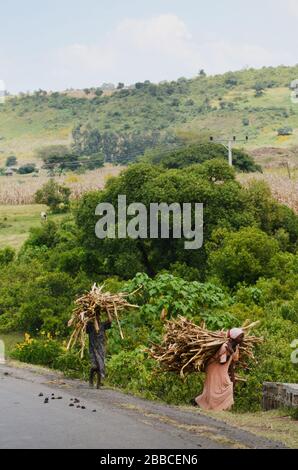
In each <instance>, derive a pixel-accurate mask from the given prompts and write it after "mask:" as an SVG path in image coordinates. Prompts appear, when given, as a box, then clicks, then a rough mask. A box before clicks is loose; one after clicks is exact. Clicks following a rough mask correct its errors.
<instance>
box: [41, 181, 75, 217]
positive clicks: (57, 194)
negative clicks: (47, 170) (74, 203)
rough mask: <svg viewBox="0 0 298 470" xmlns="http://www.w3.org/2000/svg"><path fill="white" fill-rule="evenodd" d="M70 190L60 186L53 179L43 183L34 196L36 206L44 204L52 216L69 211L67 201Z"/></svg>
mask: <svg viewBox="0 0 298 470" xmlns="http://www.w3.org/2000/svg"><path fill="white" fill-rule="evenodd" d="M70 194H71V190H70V189H69V188H67V187H66V186H61V185H60V184H58V183H57V182H56V181H55V180H54V179H51V180H50V181H49V182H48V183H45V184H44V185H43V187H42V188H41V189H39V190H38V191H37V192H36V194H35V202H36V203H37V204H45V205H46V206H48V207H49V208H50V209H51V211H52V212H53V214H57V213H63V212H66V211H67V210H68V209H69V199H70Z"/></svg>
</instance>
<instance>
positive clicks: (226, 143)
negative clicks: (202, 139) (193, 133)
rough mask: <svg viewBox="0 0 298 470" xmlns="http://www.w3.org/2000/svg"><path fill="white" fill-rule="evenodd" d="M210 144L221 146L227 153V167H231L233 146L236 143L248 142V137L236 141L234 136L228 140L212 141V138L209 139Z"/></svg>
mask: <svg viewBox="0 0 298 470" xmlns="http://www.w3.org/2000/svg"><path fill="white" fill-rule="evenodd" d="M210 142H214V143H219V144H222V145H223V146H224V147H225V148H226V149H227V151H228V152H229V156H228V158H229V165H230V166H233V144H234V143H236V142H245V143H247V142H248V136H246V137H245V139H237V137H236V136H233V138H230V139H214V138H213V137H212V136H211V137H210Z"/></svg>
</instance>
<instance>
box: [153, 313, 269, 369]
mask: <svg viewBox="0 0 298 470" xmlns="http://www.w3.org/2000/svg"><path fill="white" fill-rule="evenodd" d="M258 323H259V322H255V323H252V324H249V325H247V324H246V326H244V330H245V337H244V341H243V343H242V344H241V345H240V348H239V352H240V359H239V363H238V365H239V366H240V367H244V366H245V367H246V368H247V363H246V361H247V360H248V359H254V354H253V348H254V346H255V345H257V344H260V343H261V342H262V341H263V340H262V338H258V337H255V336H249V335H248V332H249V330H250V329H251V328H253V327H255V326H257V324H258ZM227 339H228V338H227V334H226V332H225V331H209V330H207V329H206V327H205V325H203V327H202V326H198V325H196V324H194V323H192V322H191V321H189V320H187V319H186V318H184V317H179V318H178V319H177V320H171V321H168V322H167V323H166V326H165V334H164V337H163V340H162V342H161V344H153V345H152V347H151V349H150V350H148V351H147V352H148V353H149V355H150V356H151V357H152V358H153V359H155V360H156V361H157V362H158V363H159V364H160V365H161V366H162V368H163V369H164V370H166V371H169V372H176V373H179V374H180V376H181V377H182V378H184V377H185V375H186V374H188V373H192V372H204V371H205V369H206V366H207V364H208V362H209V360H210V359H211V358H212V357H214V355H215V354H216V353H217V351H218V350H219V348H220V347H221V346H222V345H223V344H224V343H225V342H226V341H227Z"/></svg>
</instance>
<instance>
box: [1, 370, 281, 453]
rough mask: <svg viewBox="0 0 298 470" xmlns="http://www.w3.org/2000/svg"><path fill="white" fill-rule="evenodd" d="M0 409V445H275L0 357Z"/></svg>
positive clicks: (191, 413)
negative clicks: (8, 362)
mask: <svg viewBox="0 0 298 470" xmlns="http://www.w3.org/2000/svg"><path fill="white" fill-rule="evenodd" d="M40 393H42V394H43V396H39V394H40ZM53 395H54V396H55V399H52V396H53ZM47 397H48V398H49V402H48V403H44V401H45V399H46V398H47ZM58 397H62V398H61V399H58ZM74 399H77V401H79V403H74V401H73V400H74ZM70 404H73V405H74V406H69V405H70ZM78 406H81V407H82V406H84V407H85V409H82V408H77V407H78ZM0 409H1V412H0V448H1V449H202V448H205V449H206V448H208V449H210V448H213V449H222V448H279V447H280V448H282V447H283V445H282V444H279V443H276V442H272V441H268V440H266V439H265V438H261V437H257V436H254V435H253V434H250V433H249V432H246V431H244V430H241V429H238V428H235V427H232V426H229V425H226V424H225V423H223V422H221V421H218V420H215V419H212V418H210V417H207V416H205V415H204V414H202V413H200V412H199V411H198V410H195V409H193V410H192V409H190V408H185V409H181V408H178V407H172V406H167V405H163V404H160V403H156V402H150V401H147V400H143V399H140V398H136V397H133V396H130V395H126V394H124V393H121V392H119V391H115V390H111V389H108V388H103V389H101V390H92V389H90V388H89V387H88V385H87V384H85V383H83V382H81V381H79V380H69V379H66V378H64V377H63V376H62V375H61V374H58V373H57V374H56V373H54V372H51V371H47V370H44V369H38V368H33V367H15V366H11V365H0ZM94 410H96V412H95V411H94Z"/></svg>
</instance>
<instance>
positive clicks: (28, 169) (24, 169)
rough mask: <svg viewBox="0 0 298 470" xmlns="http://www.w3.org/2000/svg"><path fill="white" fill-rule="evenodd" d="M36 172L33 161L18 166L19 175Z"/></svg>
mask: <svg viewBox="0 0 298 470" xmlns="http://www.w3.org/2000/svg"><path fill="white" fill-rule="evenodd" d="M35 172H36V165H35V163H27V164H26V165H23V166H20V168H19V169H18V173H19V175H29V174H31V173H35Z"/></svg>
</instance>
